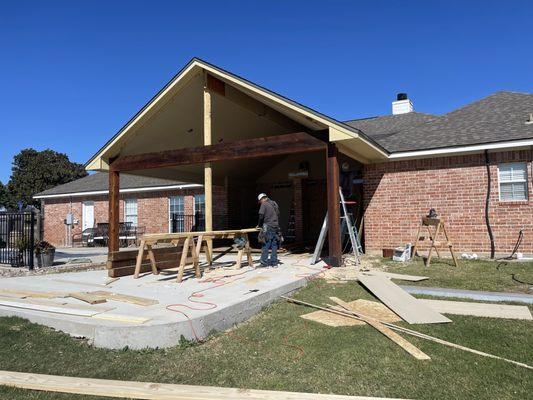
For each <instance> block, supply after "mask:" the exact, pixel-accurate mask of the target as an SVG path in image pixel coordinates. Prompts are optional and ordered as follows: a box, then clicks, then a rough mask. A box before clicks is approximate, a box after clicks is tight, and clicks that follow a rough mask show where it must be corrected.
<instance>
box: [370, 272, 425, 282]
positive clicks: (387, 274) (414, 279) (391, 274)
mask: <svg viewBox="0 0 533 400" xmlns="http://www.w3.org/2000/svg"><path fill="white" fill-rule="evenodd" d="M363 274H365V275H373V276H384V277H386V278H390V279H397V280H400V281H409V282H420V281H425V280H426V279H429V276H418V275H405V274H395V273H394V272H386V271H380V270H377V269H376V270H373V269H371V270H370V271H364V272H363Z"/></svg>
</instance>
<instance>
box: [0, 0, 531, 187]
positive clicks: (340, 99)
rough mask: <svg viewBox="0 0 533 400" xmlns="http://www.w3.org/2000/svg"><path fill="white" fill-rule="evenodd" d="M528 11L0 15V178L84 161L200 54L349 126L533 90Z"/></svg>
mask: <svg viewBox="0 0 533 400" xmlns="http://www.w3.org/2000/svg"><path fill="white" fill-rule="evenodd" d="M532 44H533V3H532V2H531V1H505V2H504V1H487V0H485V1H322V2H319V1H313V0H307V1H290V0H285V1H275V0H270V1H251V0H248V1H216V2H215V1H213V2H210V1H205V0H204V1H202V2H179V1H168V2H165V1H155V0H152V1H144V2H140V1H90V2H88V1H87V2H77V1H65V2H61V1H53V0H49V1H46V2H44V1H35V2H30V1H13V2H7V1H5V2H1V4H0V121H1V123H0V138H1V139H0V181H2V182H4V183H5V182H6V181H7V180H8V178H9V175H10V171H11V160H12V157H13V155H15V154H16V153H18V152H19V151H20V150H21V149H22V148H26V147H34V148H36V149H39V150H42V149H45V148H51V149H54V150H57V151H61V152H65V153H67V154H68V155H69V156H70V158H71V159H72V160H74V161H78V162H85V161H87V160H88V159H89V158H90V156H91V155H92V154H93V153H94V152H95V151H96V150H98V149H99V148H100V146H101V145H102V144H104V143H105V142H106V141H107V139H109V138H110V137H111V136H112V135H113V134H114V133H115V132H116V131H117V130H118V129H119V128H120V127H121V126H122V125H123V124H124V123H125V122H126V121H127V120H128V119H129V118H130V117H131V116H132V115H133V114H134V113H135V112H136V111H137V110H138V109H139V108H140V107H142V106H143V105H144V104H145V103H146V101H147V100H149V99H150V98H151V97H152V95H153V94H154V93H156V92H157V91H158V90H159V89H160V88H161V87H162V86H163V85H164V84H165V83H166V82H167V81H168V80H169V79H170V78H171V77H172V76H173V75H174V74H175V73H176V72H177V71H178V70H179V69H180V68H181V67H182V66H183V65H184V64H186V63H187V62H188V61H189V60H190V59H191V58H192V57H193V56H197V57H200V58H203V59H205V60H207V61H209V62H211V63H214V64H216V65H219V66H221V67H223V68H225V69H228V70H229V71H231V72H234V73H236V74H239V75H241V76H243V77H245V78H248V79H250V80H252V81H254V82H256V83H258V84H261V85H264V86H266V87H268V88H269V89H272V90H275V91H277V92H279V93H281V94H283V95H285V96H287V97H289V98H292V99H294V100H297V101H299V102H301V103H303V104H305V105H308V106H310V107H313V108H315V109H317V110H319V111H321V112H323V113H325V114H327V115H330V116H332V117H335V118H338V119H341V120H344V119H351V118H360V117H367V116H373V115H380V114H389V113H390V102H391V101H392V100H394V96H395V93H397V92H407V93H409V96H410V97H411V98H412V100H413V102H414V105H415V109H416V110H417V111H423V112H428V113H445V112H447V111H450V110H452V109H453V108H456V107H459V106H461V105H464V104H466V103H468V102H471V101H473V100H476V99H479V98H481V97H483V96H486V95H488V94H490V93H492V92H494V91H497V90H514V91H520V92H530V93H531V92H533V51H532V49H533V47H532Z"/></svg>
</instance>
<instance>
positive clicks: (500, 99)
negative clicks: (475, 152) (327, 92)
mask: <svg viewBox="0 0 533 400" xmlns="http://www.w3.org/2000/svg"><path fill="white" fill-rule="evenodd" d="M530 113H533V94H529V93H516V92H496V93H494V94H492V95H490V96H488V97H485V98H483V99H481V100H479V101H476V102H474V103H471V104H468V105H466V106H464V107H461V108H459V109H457V110H454V111H452V112H449V113H447V114H444V115H442V116H431V115H428V114H421V113H409V114H400V115H393V116H385V117H376V118H369V119H362V120H354V121H347V122H346V124H348V125H350V126H352V127H354V128H357V129H360V130H361V131H363V132H364V133H365V134H367V135H368V136H370V137H372V138H373V139H374V140H376V141H377V142H378V143H380V144H381V145H382V146H383V147H385V149H387V150H388V151H389V152H391V153H394V152H400V151H415V150H428V149H437V148H442V147H457V146H466V145H474V144H484V143H495V142H500V141H509V140H519V139H531V138H533V124H526V123H525V122H526V120H527V118H528V116H529V114H530Z"/></svg>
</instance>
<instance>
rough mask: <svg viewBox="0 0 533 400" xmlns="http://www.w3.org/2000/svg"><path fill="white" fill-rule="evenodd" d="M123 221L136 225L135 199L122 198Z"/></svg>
mask: <svg viewBox="0 0 533 400" xmlns="http://www.w3.org/2000/svg"><path fill="white" fill-rule="evenodd" d="M124 222H131V224H132V225H133V226H137V199H125V200H124Z"/></svg>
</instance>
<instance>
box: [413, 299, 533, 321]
mask: <svg viewBox="0 0 533 400" xmlns="http://www.w3.org/2000/svg"><path fill="white" fill-rule="evenodd" d="M419 301H422V302H423V303H424V304H426V305H427V306H429V307H431V308H432V309H433V310H435V311H438V312H440V313H443V314H455V315H472V316H475V317H489V318H507V319H523V320H530V321H531V320H533V317H532V316H531V311H529V308H528V307H527V306H511V305H507V304H490V303H472V302H467V301H450V300H425V299H424V300H422V299H420V300H419Z"/></svg>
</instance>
